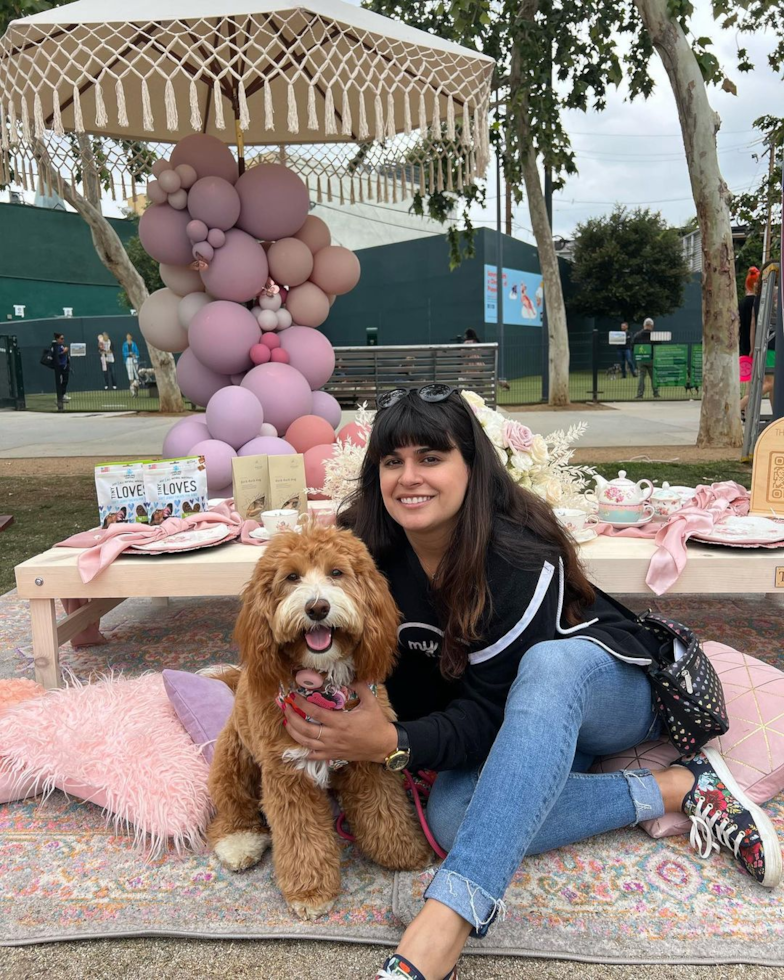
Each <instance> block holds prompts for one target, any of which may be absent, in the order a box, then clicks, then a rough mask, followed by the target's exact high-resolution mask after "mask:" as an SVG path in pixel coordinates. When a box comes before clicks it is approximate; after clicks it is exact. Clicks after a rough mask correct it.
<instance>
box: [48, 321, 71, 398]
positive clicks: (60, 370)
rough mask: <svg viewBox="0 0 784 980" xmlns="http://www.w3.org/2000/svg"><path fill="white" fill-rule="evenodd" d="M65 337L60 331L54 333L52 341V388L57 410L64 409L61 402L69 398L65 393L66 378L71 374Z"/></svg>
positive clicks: (66, 386)
mask: <svg viewBox="0 0 784 980" xmlns="http://www.w3.org/2000/svg"><path fill="white" fill-rule="evenodd" d="M64 341H65V337H64V336H63V335H62V334H61V333H56V334H55V335H54V340H53V341H52V360H53V362H54V388H55V392H56V393H57V411H58V412H63V411H65V405H64V404H63V402H69V401H70V400H71V399H70V397H69V396H68V395H66V393H65V392H66V390H67V388H68V379H69V377H70V374H71V358H70V357H69V355H68V350H69V348H68V347H66V346H65V343H64Z"/></svg>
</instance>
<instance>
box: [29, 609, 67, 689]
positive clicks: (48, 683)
mask: <svg viewBox="0 0 784 980" xmlns="http://www.w3.org/2000/svg"><path fill="white" fill-rule="evenodd" d="M30 619H31V622H32V627H33V664H34V666H35V679H36V680H37V681H38V683H39V684H42V685H43V686H44V687H45V688H46V689H47V690H51V689H52V688H55V687H62V686H63V681H62V677H61V676H60V656H59V652H60V648H59V645H58V642H57V617H56V615H55V607H54V599H31V600H30Z"/></svg>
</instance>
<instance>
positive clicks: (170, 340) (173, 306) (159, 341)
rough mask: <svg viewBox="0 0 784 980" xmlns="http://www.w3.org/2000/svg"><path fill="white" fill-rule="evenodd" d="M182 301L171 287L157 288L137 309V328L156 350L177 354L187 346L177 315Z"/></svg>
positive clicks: (186, 335)
mask: <svg viewBox="0 0 784 980" xmlns="http://www.w3.org/2000/svg"><path fill="white" fill-rule="evenodd" d="M181 302H182V299H181V297H180V296H178V295H177V293H173V292H172V291H171V289H168V288H164V289H157V290H156V291H155V292H154V293H151V294H150V295H149V296H148V297H147V299H146V300H145V301H144V304H143V305H142V308H141V309H140V310H139V329H140V330H141V332H142V336H143V337H144V339H145V340H146V341H147V342H148V343H150V344H152V345H153V347H157V348H158V350H164V351H168V352H169V353H171V354H179V352H180V351H184V350H185V348H186V347H187V346H188V334H187V333H186V332H185V330H184V329H183V327H182V324H181V323H180V318H179V315H178V312H179V306H180V303H181Z"/></svg>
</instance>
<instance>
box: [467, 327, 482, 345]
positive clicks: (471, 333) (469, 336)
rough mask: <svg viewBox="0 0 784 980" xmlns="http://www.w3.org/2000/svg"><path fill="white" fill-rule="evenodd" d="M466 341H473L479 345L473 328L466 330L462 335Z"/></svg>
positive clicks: (477, 336)
mask: <svg viewBox="0 0 784 980" xmlns="http://www.w3.org/2000/svg"><path fill="white" fill-rule="evenodd" d="M463 336H464V337H465V339H466V340H475V341H476V342H477V344H478V343H479V335H478V334H477V332H476V330H474V329H473V327H469V328H468V330H466V332H465V333H464V334H463Z"/></svg>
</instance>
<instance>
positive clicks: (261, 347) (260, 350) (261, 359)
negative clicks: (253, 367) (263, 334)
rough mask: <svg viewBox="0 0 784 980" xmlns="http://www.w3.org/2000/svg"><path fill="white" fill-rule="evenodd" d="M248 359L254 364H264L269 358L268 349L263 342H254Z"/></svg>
mask: <svg viewBox="0 0 784 980" xmlns="http://www.w3.org/2000/svg"><path fill="white" fill-rule="evenodd" d="M250 359H251V360H252V361H253V363H254V364H266V363H267V361H268V360H269V359H270V349H269V347H267V345H266V344H265V343H264V342H263V339H262V343H260V344H254V345H253V347H251V349H250Z"/></svg>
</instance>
